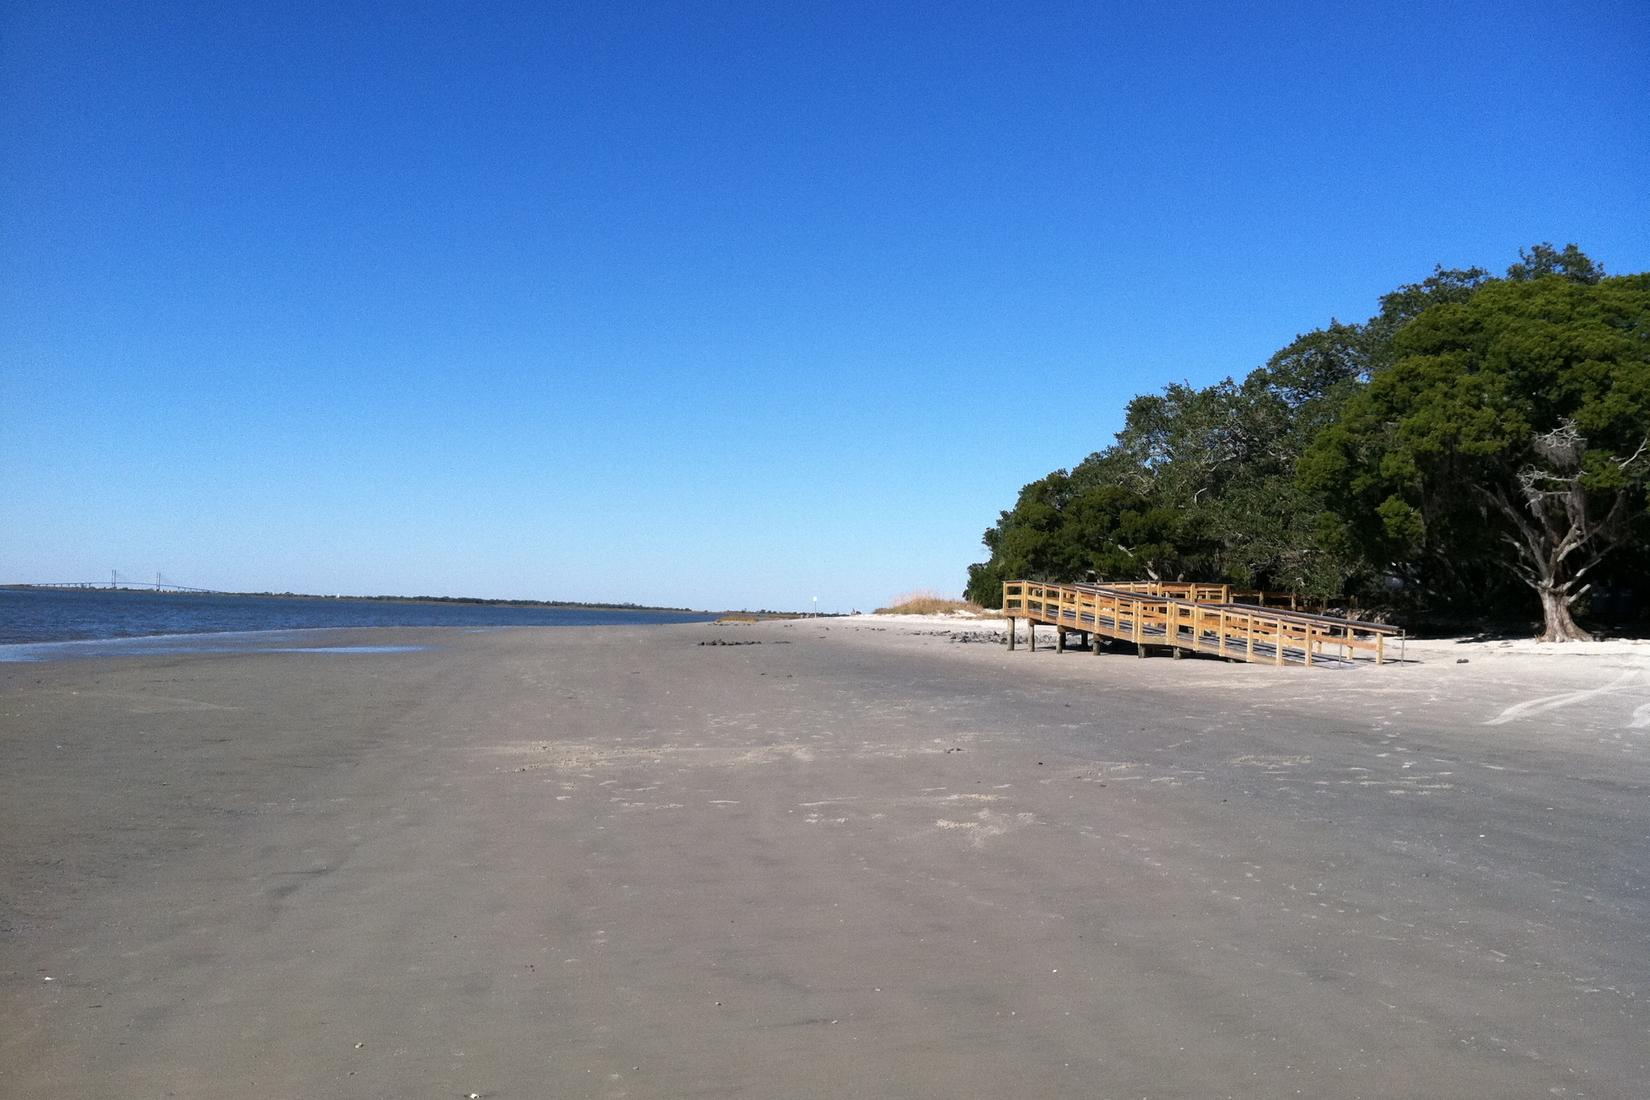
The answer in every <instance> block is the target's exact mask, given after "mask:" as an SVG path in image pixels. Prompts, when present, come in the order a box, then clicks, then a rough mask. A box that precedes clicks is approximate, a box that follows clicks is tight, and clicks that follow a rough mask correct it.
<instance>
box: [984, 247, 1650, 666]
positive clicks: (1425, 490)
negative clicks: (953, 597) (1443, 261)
mask: <svg viewBox="0 0 1650 1100" xmlns="http://www.w3.org/2000/svg"><path fill="white" fill-rule="evenodd" d="M1519 257H1520V258H1519V262H1517V263H1515V264H1513V265H1512V266H1511V267H1510V268H1508V270H1507V272H1506V274H1505V275H1504V276H1502V277H1492V276H1491V275H1490V274H1489V272H1487V271H1485V270H1484V269H1482V268H1468V269H1465V270H1446V269H1444V268H1442V267H1439V268H1437V269H1435V270H1434V272H1433V274H1432V275H1431V276H1430V277H1429V278H1426V279H1424V280H1422V281H1421V282H1418V283H1413V284H1409V285H1406V286H1401V287H1399V288H1397V289H1396V290H1394V291H1392V292H1391V293H1389V294H1386V295H1384V296H1382V297H1381V299H1380V310H1379V312H1377V313H1376V314H1375V315H1374V316H1373V317H1370V318H1369V319H1368V320H1366V321H1364V322H1362V323H1358V324H1345V323H1342V322H1339V321H1331V322H1330V323H1329V324H1328V325H1327V326H1326V327H1324V328H1320V329H1316V330H1314V331H1312V332H1308V333H1306V334H1305V335H1302V336H1298V337H1297V338H1296V339H1295V340H1294V341H1292V342H1291V343H1290V344H1289V345H1288V346H1286V347H1284V348H1282V349H1280V350H1279V351H1278V352H1277V353H1276V354H1275V355H1273V356H1272V357H1271V358H1270V359H1269V360H1267V362H1266V363H1265V365H1263V366H1261V367H1259V368H1257V369H1256V370H1254V371H1253V372H1251V373H1250V374H1249V375H1248V376H1247V377H1246V378H1244V379H1243V380H1242V381H1235V380H1233V379H1231V378H1228V379H1225V380H1224V381H1221V382H1219V383H1216V384H1215V385H1212V386H1208V387H1205V388H1202V389H1197V388H1193V387H1191V386H1187V385H1179V384H1177V385H1171V386H1169V387H1167V388H1166V389H1165V390H1163V392H1161V393H1155V394H1146V395H1142V396H1139V397H1136V398H1134V400H1132V401H1130V402H1129V405H1128V410H1127V416H1126V419H1125V422H1124V426H1123V429H1122V431H1120V432H1119V433H1118V434H1117V437H1116V440H1115V441H1114V442H1113V443H1112V445H1111V446H1109V447H1107V448H1105V449H1104V450H1101V451H1098V452H1096V453H1094V454H1091V455H1089V456H1088V457H1087V458H1085V459H1084V460H1083V461H1081V462H1079V463H1078V464H1077V465H1076V466H1075V467H1073V468H1072V469H1070V470H1056V471H1055V472H1053V473H1051V474H1049V475H1048V476H1047V477H1044V478H1041V479H1039V480H1037V481H1034V482H1032V483H1031V484H1029V485H1027V486H1025V488H1023V489H1022V490H1021V491H1020V495H1019V499H1018V500H1017V501H1016V502H1015V505H1014V507H1013V508H1012V509H1010V510H1009V511H1005V512H1003V513H1002V514H1001V517H1000V518H999V519H998V521H997V523H996V525H995V526H993V527H992V528H991V529H990V530H988V531H986V532H985V536H984V539H985V545H986V548H987V549H989V550H990V552H991V557H990V560H988V561H985V562H981V563H979V564H977V565H973V566H970V567H969V571H968V572H969V576H968V590H967V595H968V597H969V598H970V599H971V600H974V601H975V602H978V603H981V604H984V605H986V606H990V607H996V606H999V605H1000V604H1001V601H1002V588H1001V586H1002V582H1003V581H1004V580H1012V579H1016V578H1025V579H1032V580H1082V579H1090V578H1092V579H1099V580H1144V579H1166V580H1170V579H1177V578H1185V579H1198V580H1205V579H1206V580H1214V581H1227V582H1230V583H1232V584H1235V585H1237V586H1239V587H1240V588H1252V589H1273V590H1288V591H1293V592H1297V593H1300V594H1301V595H1303V596H1305V597H1307V598H1309V599H1312V600H1315V601H1317V602H1320V603H1322V604H1324V605H1326V606H1334V605H1337V604H1343V603H1345V602H1356V603H1357V604H1358V605H1359V606H1360V607H1363V608H1379V609H1385V610H1387V611H1388V612H1390V613H1391V614H1394V615H1401V616H1404V617H1405V618H1406V621H1409V622H1412V623H1417V624H1420V623H1428V622H1430V623H1432V624H1435V625H1440V626H1442V625H1457V626H1459V625H1462V624H1472V625H1489V624H1492V623H1498V624H1504V623H1509V622H1513V621H1520V620H1523V621H1528V620H1531V619H1533V618H1534V615H1535V613H1536V611H1537V609H1538V607H1539V611H1540V615H1541V622H1542V636H1543V637H1544V638H1546V639H1549V640H1563V639H1573V638H1580V637H1585V636H1586V634H1585V632H1584V631H1583V630H1582V629H1581V628H1580V627H1579V626H1577V624H1576V617H1577V616H1580V617H1582V618H1586V617H1588V616H1594V617H1606V618H1611V619H1622V618H1628V617H1632V616H1634V615H1636V614H1638V613H1640V604H1639V602H1638V601H1639V600H1640V599H1641V598H1642V597H1643V596H1644V595H1645V594H1646V592H1647V591H1650V588H1647V584H1650V511H1647V507H1646V483H1647V479H1650V438H1647V437H1650V274H1640V275H1628V276H1617V277H1606V275H1605V273H1604V272H1603V270H1602V269H1601V268H1600V266H1599V265H1598V264H1596V263H1595V262H1594V261H1593V260H1591V259H1590V258H1589V257H1588V256H1587V255H1586V254H1585V253H1583V252H1582V251H1581V250H1580V249H1578V248H1577V247H1576V246H1575V245H1573V244H1572V245H1567V246H1565V247H1564V248H1563V249H1557V248H1554V247H1553V246H1551V245H1548V244H1541V245H1536V246H1534V247H1533V248H1531V249H1529V250H1526V251H1521V252H1520V254H1519Z"/></svg>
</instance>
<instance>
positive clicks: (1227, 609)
mask: <svg viewBox="0 0 1650 1100" xmlns="http://www.w3.org/2000/svg"><path fill="white" fill-rule="evenodd" d="M1003 614H1004V615H1006V616H1007V617H1008V647H1009V648H1010V649H1013V648H1014V645H1015V640H1014V625H1015V620H1016V619H1025V620H1026V621H1027V623H1029V624H1030V625H1031V626H1032V627H1033V628H1035V627H1036V626H1037V625H1039V624H1042V625H1048V626H1053V627H1055V628H1056V630H1058V631H1059V641H1058V647H1059V648H1060V649H1061V650H1064V649H1065V648H1066V636H1067V635H1068V634H1071V633H1076V634H1078V635H1080V636H1081V641H1082V643H1083V644H1084V645H1085V646H1087V645H1089V644H1090V643H1091V642H1092V646H1093V649H1094V652H1096V653H1099V652H1100V647H1101V644H1102V641H1103V640H1105V639H1112V640H1114V641H1123V642H1131V643H1133V644H1134V646H1135V647H1136V652H1137V653H1139V655H1140V656H1142V657H1144V656H1146V655H1147V653H1148V652H1149V651H1150V650H1151V649H1152V648H1158V649H1168V650H1170V651H1172V652H1173V654H1174V656H1176V657H1181V656H1184V655H1185V654H1188V653H1203V654H1208V655H1209V656H1212V657H1224V658H1227V659H1229V660H1234V661H1261V662H1265V663H1268V664H1277V665H1284V664H1300V665H1313V664H1323V663H1330V664H1350V663H1352V662H1354V661H1357V660H1371V659H1373V661H1374V663H1375V664H1381V663H1383V662H1384V661H1385V660H1386V657H1387V653H1386V649H1387V639H1388V638H1400V639H1401V638H1402V636H1403V631H1402V630H1400V629H1399V628H1398V627H1395V626H1387V625H1385V624H1382V623H1368V622H1361V621H1359V620H1357V619H1342V618H1336V617H1334V616H1331V615H1310V614H1307V613H1305V612H1300V611H1285V610H1280V609H1277V608H1270V607H1260V606H1257V605H1255V604H1245V603H1235V602H1233V601H1232V590H1231V587H1230V586H1229V585H1222V584H1199V583H1189V582H1174V583H1160V582H1157V581H1150V582H1147V581H1140V582H1127V583H1121V584H1104V585H1101V584H1051V583H1047V582H1043V581H1008V582H1006V583H1005V584H1004V585H1003ZM1031 647H1032V648H1033V649H1035V648H1036V647H1037V636H1036V631H1035V629H1033V631H1032V636H1031Z"/></svg>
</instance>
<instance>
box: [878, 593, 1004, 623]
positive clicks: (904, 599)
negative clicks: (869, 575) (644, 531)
mask: <svg viewBox="0 0 1650 1100" xmlns="http://www.w3.org/2000/svg"><path fill="white" fill-rule="evenodd" d="M953 612H962V613H964V614H969V615H982V616H987V617H998V613H997V612H995V611H987V610H986V609H985V608H983V607H981V606H980V605H979V604H976V603H969V602H968V601H967V600H955V599H952V598H950V597H949V596H942V595H940V594H939V593H938V592H936V591H934V590H933V589H931V588H919V589H917V590H916V591H914V592H904V593H901V594H900V595H898V596H895V597H894V598H893V599H892V600H891V601H889V604H888V606H887V607H879V608H877V611H876V613H877V614H878V615H945V614H950V613H953Z"/></svg>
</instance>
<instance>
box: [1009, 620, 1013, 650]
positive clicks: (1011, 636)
mask: <svg viewBox="0 0 1650 1100" xmlns="http://www.w3.org/2000/svg"><path fill="white" fill-rule="evenodd" d="M1008 651H1009V652H1010V653H1013V652H1014V616H1013V615H1010V616H1009V617H1008Z"/></svg>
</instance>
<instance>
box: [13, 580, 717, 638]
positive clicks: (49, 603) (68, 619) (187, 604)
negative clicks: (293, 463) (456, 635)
mask: <svg viewBox="0 0 1650 1100" xmlns="http://www.w3.org/2000/svg"><path fill="white" fill-rule="evenodd" d="M715 617H716V616H714V615H706V614H696V613H675V612H668V611H590V610H584V609H580V608H559V607H495V606H491V605H487V604H445V603H390V602H385V601H380V600H290V599H280V598H278V597H273V596H207V595H189V594H184V593H165V592H120V591H108V590H95V589H94V590H80V589H70V590H63V591H16V590H5V589H0V646H8V647H16V646H19V645H30V646H33V645H37V644H38V643H42V642H66V641H85V640H107V639H114V638H140V637H149V636H154V635H176V634H219V633H244V632H248V631H271V630H322V629H328V628H334V627H355V626H462V627H495V626H639V625H652V624H656V623H683V622H708V621H709V620H711V619H713V618H715Z"/></svg>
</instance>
